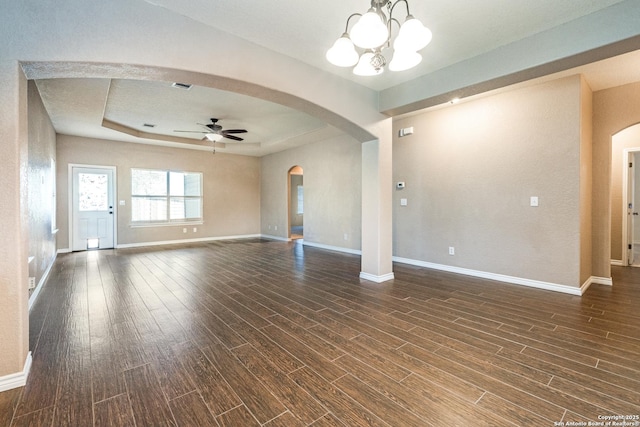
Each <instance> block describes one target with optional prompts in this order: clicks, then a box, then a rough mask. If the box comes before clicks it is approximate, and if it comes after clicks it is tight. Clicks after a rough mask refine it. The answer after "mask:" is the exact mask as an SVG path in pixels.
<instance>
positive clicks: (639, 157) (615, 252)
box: [611, 124, 640, 267]
mask: <svg viewBox="0 0 640 427" xmlns="http://www.w3.org/2000/svg"><path fill="white" fill-rule="evenodd" d="M638 161H640V124H635V125H633V126H629V127H627V128H626V129H623V130H621V131H620V132H618V133H616V134H614V135H613V137H612V151H611V260H612V264H614V265H623V266H633V267H640V220H639V219H638V218H640V216H639V215H638V212H639V211H640V164H638Z"/></svg>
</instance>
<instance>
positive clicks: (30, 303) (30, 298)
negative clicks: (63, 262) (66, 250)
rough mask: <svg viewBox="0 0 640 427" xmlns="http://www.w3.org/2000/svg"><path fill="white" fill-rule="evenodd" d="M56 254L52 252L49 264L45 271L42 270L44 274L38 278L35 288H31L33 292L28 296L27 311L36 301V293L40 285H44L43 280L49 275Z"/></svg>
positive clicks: (38, 291) (37, 293) (40, 288)
mask: <svg viewBox="0 0 640 427" xmlns="http://www.w3.org/2000/svg"><path fill="white" fill-rule="evenodd" d="M57 256H58V254H57V253H56V254H54V256H53V259H52V260H51V263H50V264H49V267H47V271H45V272H44V274H43V275H42V277H41V278H40V281H39V282H38V285H37V286H36V287H35V289H34V290H33V293H32V294H31V296H30V297H29V311H31V307H33V304H34V303H35V302H36V299H38V295H39V294H40V291H41V290H42V286H44V282H46V281H47V278H48V277H49V273H51V268H52V267H53V263H55V262H56V258H57Z"/></svg>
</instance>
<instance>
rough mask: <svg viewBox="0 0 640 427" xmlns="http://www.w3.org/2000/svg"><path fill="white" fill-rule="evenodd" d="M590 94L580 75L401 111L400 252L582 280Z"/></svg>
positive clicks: (397, 148)
mask: <svg viewBox="0 0 640 427" xmlns="http://www.w3.org/2000/svg"><path fill="white" fill-rule="evenodd" d="M586 93H587V91H586V90H584V88H583V84H582V80H581V78H580V77H579V76H574V77H569V78H565V79H561V80H557V81H553V82H550V83H545V84H541V85H537V86H534V87H529V88H525V89H520V90H514V91H510V92H505V93H502V94H497V95H493V96H489V97H485V98H481V99H478V100H474V101H469V102H466V103H461V104H458V105H452V106H450V107H445V108H442V109H437V110H433V111H429V112H426V113H424V114H420V115H415V116H410V117H407V118H404V119H402V120H397V121H396V122H395V123H394V132H393V133H394V135H397V134H398V130H399V129H400V128H405V127H409V126H413V128H414V134H413V135H411V136H407V137H404V138H398V137H397V136H396V137H395V138H396V140H395V141H394V152H393V162H394V165H393V171H394V172H393V181H394V182H398V181H404V182H405V183H406V188H405V189H403V190H395V192H394V202H393V204H394V207H393V209H394V220H393V224H394V229H393V233H394V255H395V256H398V257H401V258H407V259H411V260H417V261H424V262H431V263H436V264H442V265H449V266H454V267H460V268H467V269H472V270H478V271H483V272H491V273H496V274H503V275H508V276H514V277H519V278H525V279H530V280H537V281H543V282H549V283H554V284H561V285H566V286H571V287H578V286H580V285H581V284H582V283H581V282H580V279H581V276H582V274H581V270H580V263H581V249H580V245H581V239H580V233H581V226H582V227H583V226H584V224H581V210H582V209H584V207H583V206H581V203H580V194H581V189H582V187H581V174H582V172H581V161H582V160H583V159H581V138H582V137H583V136H582V135H581V133H583V132H586V131H587V129H588V123H586V122H585V123H584V127H583V126H582V125H581V124H582V122H581V118H582V116H583V115H585V114H586V113H587V112H588V106H587V107H585V110H582V109H581V102H582V99H581V96H582V95H586ZM584 155H585V156H587V157H588V153H584ZM583 174H584V177H585V179H586V178H587V177H588V174H589V171H588V168H587V169H585V171H584V173H583ZM585 188H587V189H588V187H585ZM583 191H584V190H583ZM531 196H537V197H539V204H540V206H539V207H530V206H529V204H530V197H531ZM401 198H406V199H407V206H405V207H403V206H400V199H401ZM585 221H587V218H585ZM450 246H453V247H454V248H455V255H454V256H450V255H448V247H450Z"/></svg>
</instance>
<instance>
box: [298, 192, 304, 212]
mask: <svg viewBox="0 0 640 427" xmlns="http://www.w3.org/2000/svg"><path fill="white" fill-rule="evenodd" d="M303 204H304V187H302V185H298V215H302V214H303V213H304V208H303Z"/></svg>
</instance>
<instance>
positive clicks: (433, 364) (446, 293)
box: [0, 240, 640, 427]
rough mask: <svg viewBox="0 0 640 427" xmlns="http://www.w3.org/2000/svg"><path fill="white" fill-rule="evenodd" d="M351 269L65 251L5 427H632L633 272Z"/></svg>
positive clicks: (639, 281) (318, 263)
mask: <svg viewBox="0 0 640 427" xmlns="http://www.w3.org/2000/svg"><path fill="white" fill-rule="evenodd" d="M359 267H360V260H359V257H357V256H351V255H344V254H338V253H332V252H329V251H323V250H320V249H315V248H308V247H307V248H303V247H302V245H300V244H299V243H298V244H296V243H285V242H275V241H266V240H244V241H229V242H217V243H210V244H198V245H189V246H167V247H162V248H155V249H144V250H141V249H135V250H134V249H127V250H115V251H109V250H107V251H96V252H84V253H72V254H66V255H61V256H59V257H58V260H57V261H56V263H55V266H54V268H53V271H52V273H51V277H50V279H49V281H48V283H47V284H46V286H45V287H44V289H43V291H42V293H41V294H40V297H39V299H38V301H37V303H36V305H35V307H34V308H33V310H32V312H31V316H30V330H31V337H30V339H31V348H32V350H33V366H32V369H31V374H30V376H29V380H28V383H27V385H26V387H24V388H20V389H16V390H11V391H8V392H4V393H1V394H0V425H2V426H9V425H11V426H27V425H29V426H55V427H58V426H65V425H74V426H92V425H94V426H154V427H155V426H162V425H179V426H209V425H210V426H242V427H244V426H253V425H255V426H259V425H265V426H315V427H320V426H337V425H341V426H342V425H344V426H361V425H374V426H429V425H433V426H502V425H521V426H555V425H560V422H561V421H564V422H565V423H566V422H567V421H570V420H571V421H584V422H587V421H589V420H592V421H598V420H599V417H600V420H601V421H602V417H607V416H612V415H616V416H619V415H622V416H629V417H631V418H633V417H636V418H635V419H630V420H627V422H631V423H636V424H635V425H640V422H637V421H638V419H637V417H638V415H640V310H639V309H638V307H640V269H632V268H626V269H622V268H616V269H614V280H615V286H614V287H613V288H612V287H606V286H601V285H594V286H593V287H592V288H591V289H590V290H589V291H588V292H587V294H586V295H585V296H584V297H582V298H579V297H576V296H570V295H565V294H560V293H554V292H549V291H541V290H535V289H530V288H524V287H519V286H513V285H508V284H503V283H496V282H491V281H487V280H479V279H475V278H471V277H466V276H458V275H454V274H448V273H443V272H437V271H433V270H427V269H421V268H417V267H410V266H406V265H396V266H395V273H396V279H395V280H394V281H390V282H387V283H384V284H374V283H370V282H365V281H362V282H361V281H360V280H359V279H358V274H359ZM541 268H543V267H541ZM631 423H630V424H628V425H634V424H631ZM585 425H586V424H585ZM618 425H622V424H618Z"/></svg>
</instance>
